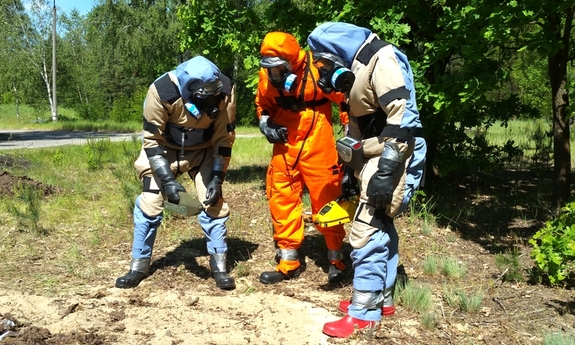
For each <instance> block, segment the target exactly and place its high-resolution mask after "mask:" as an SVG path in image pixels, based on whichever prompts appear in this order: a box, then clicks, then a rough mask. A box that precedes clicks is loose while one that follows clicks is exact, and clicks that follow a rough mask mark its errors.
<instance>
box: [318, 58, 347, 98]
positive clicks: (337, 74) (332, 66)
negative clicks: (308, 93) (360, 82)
mask: <svg viewBox="0 0 575 345" xmlns="http://www.w3.org/2000/svg"><path fill="white" fill-rule="evenodd" d="M313 65H314V66H315V67H316V68H317V69H318V71H319V76H320V78H319V79H318V81H317V84H318V86H319V88H320V89H321V90H322V91H323V92H325V93H331V92H333V91H338V92H347V91H349V90H351V87H352V86H353V82H354V81H355V75H354V74H353V73H352V72H351V71H350V70H349V68H347V67H346V66H347V64H346V63H345V61H343V59H342V58H340V57H339V56H337V55H335V54H332V53H313Z"/></svg>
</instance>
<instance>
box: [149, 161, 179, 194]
mask: <svg viewBox="0 0 575 345" xmlns="http://www.w3.org/2000/svg"><path fill="white" fill-rule="evenodd" d="M152 160H153V161H154V163H153V164H150V165H151V166H152V169H153V171H154V174H156V176H158V178H159V179H160V181H162V192H163V193H164V195H165V196H166V197H167V198H168V201H169V202H171V203H172V204H179V203H180V195H179V194H178V192H185V191H186V189H185V188H184V186H182V185H181V184H180V183H179V182H178V181H176V178H175V177H174V173H172V170H170V167H169V165H168V161H167V160H166V159H165V158H163V157H158V156H155V157H153V158H152V159H151V160H150V161H152Z"/></svg>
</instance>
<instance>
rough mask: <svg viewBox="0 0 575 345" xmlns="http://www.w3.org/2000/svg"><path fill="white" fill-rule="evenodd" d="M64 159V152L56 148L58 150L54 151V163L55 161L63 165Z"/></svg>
mask: <svg viewBox="0 0 575 345" xmlns="http://www.w3.org/2000/svg"><path fill="white" fill-rule="evenodd" d="M63 160H64V154H63V153H62V151H60V150H56V152H54V155H53V156H52V163H54V165H55V166H61V165H62V161H63Z"/></svg>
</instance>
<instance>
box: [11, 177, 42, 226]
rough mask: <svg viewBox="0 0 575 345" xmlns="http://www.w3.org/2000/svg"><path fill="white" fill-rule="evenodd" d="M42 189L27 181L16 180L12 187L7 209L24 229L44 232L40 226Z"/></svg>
mask: <svg viewBox="0 0 575 345" xmlns="http://www.w3.org/2000/svg"><path fill="white" fill-rule="evenodd" d="M42 195H43V193H42V191H41V190H40V189H39V188H36V187H34V186H31V185H29V184H27V183H22V182H18V184H17V185H16V186H15V187H14V196H15V198H14V200H13V201H12V202H11V203H10V204H8V211H9V212H10V213H11V214H12V215H13V216H14V217H15V218H16V220H17V222H18V224H19V225H20V226H21V227H22V228H23V230H25V231H26V229H29V232H31V233H34V234H38V233H42V232H44V231H43V230H42V227H41V226H40V216H41V206H42Z"/></svg>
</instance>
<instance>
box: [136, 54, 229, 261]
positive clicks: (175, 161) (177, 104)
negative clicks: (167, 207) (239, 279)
mask: <svg viewBox="0 0 575 345" xmlns="http://www.w3.org/2000/svg"><path fill="white" fill-rule="evenodd" d="M216 79H220V80H221V82H222V83H223V89H222V100H221V103H220V105H219V109H220V112H219V114H218V115H217V116H216V117H215V118H214V119H212V118H210V117H209V116H207V115H206V114H203V116H201V117H200V118H199V119H196V118H194V117H192V116H190V113H189V112H188V110H187V109H186V108H185V105H184V104H185V101H184V100H183V98H182V93H183V91H184V90H183V89H182V87H183V85H186V84H188V82H190V81H192V82H197V83H198V84H202V83H210V82H212V81H213V80H216ZM234 128H235V95H234V88H232V85H231V81H230V79H229V78H227V77H226V76H225V75H223V74H222V73H221V72H220V70H219V69H218V67H217V66H216V65H214V64H213V63H212V62H211V61H209V60H208V59H206V58H204V57H201V56H197V57H194V58H192V59H190V60H188V61H186V62H184V63H182V64H180V65H178V66H177V68H176V69H175V70H173V71H170V72H167V73H165V74H164V75H162V76H161V77H159V78H158V79H156V80H155V81H154V83H153V84H152V85H150V88H149V90H148V94H147V96H146V99H145V101H144V132H143V147H142V150H141V152H140V156H139V157H138V159H137V160H136V162H135V163H134V166H135V168H136V171H137V173H138V175H139V177H140V178H141V179H142V181H143V184H144V188H143V192H142V193H141V194H140V195H139V196H138V197H137V198H136V205H135V207H134V242H133V246H132V269H134V270H140V271H144V272H147V271H145V269H146V267H139V265H140V264H141V263H143V265H146V264H149V259H150V258H151V256H152V252H153V248H154V241H155V238H156V234H157V230H158V228H159V227H160V225H161V223H162V219H163V210H164V204H163V202H164V199H165V196H164V195H163V193H162V190H161V182H160V181H159V179H158V177H157V176H155V175H154V174H153V172H152V169H151V166H150V162H149V158H150V157H153V156H158V155H159V156H163V157H165V158H166V159H167V161H168V163H169V164H170V169H171V171H172V172H173V174H174V176H175V177H176V178H177V177H178V176H180V175H182V174H184V173H188V175H189V176H190V178H191V179H192V180H193V181H194V185H195V187H196V194H197V197H198V199H199V201H200V202H202V203H203V202H204V201H205V200H206V186H207V185H208V183H209V182H210V179H211V176H212V174H213V172H223V173H224V174H225V172H226V170H227V167H228V164H229V161H230V157H231V152H232V146H233V144H234V140H235V131H234ZM229 213H230V210H229V207H228V204H227V203H226V202H225V200H224V199H223V198H222V197H220V198H219V200H218V201H217V203H215V205H211V206H207V207H206V208H205V209H204V210H203V211H202V212H201V213H200V214H199V215H198V220H199V223H200V226H201V228H202V230H203V233H204V235H205V237H206V241H207V250H208V253H209V254H217V253H226V252H227V251H228V246H227V243H226V236H227V228H226V225H225V223H226V221H227V220H228V218H229ZM140 259H143V260H140Z"/></svg>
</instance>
